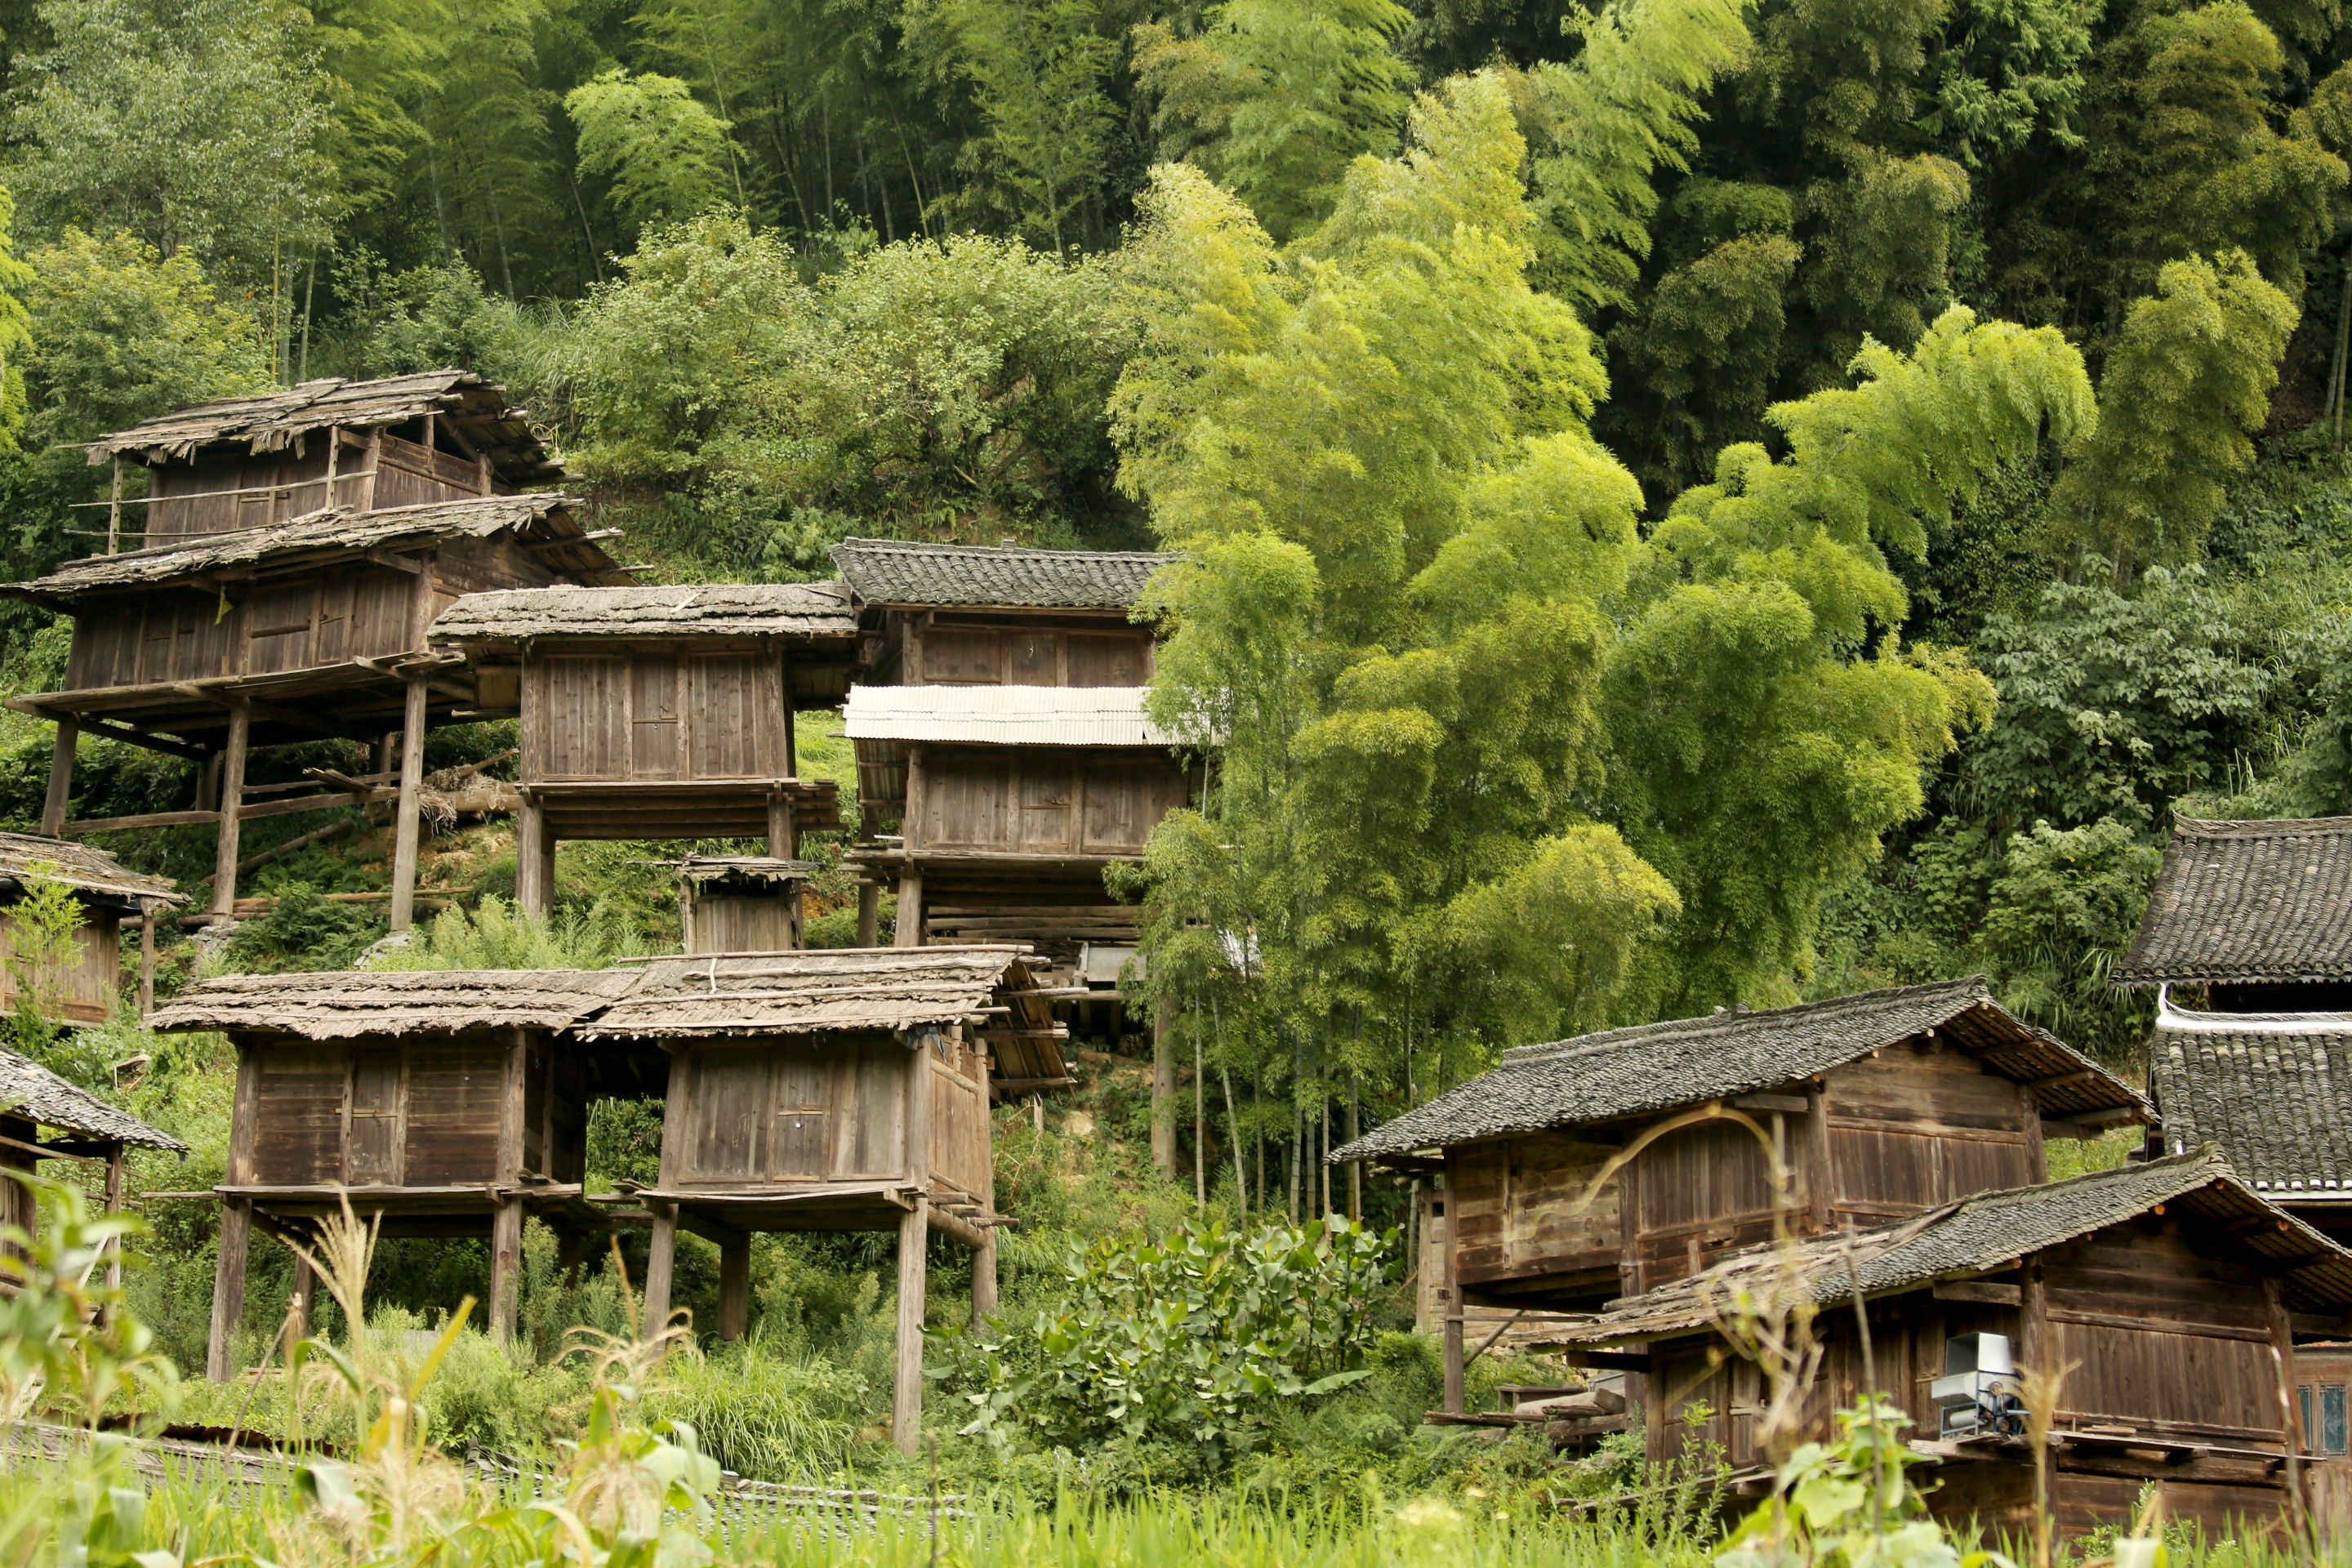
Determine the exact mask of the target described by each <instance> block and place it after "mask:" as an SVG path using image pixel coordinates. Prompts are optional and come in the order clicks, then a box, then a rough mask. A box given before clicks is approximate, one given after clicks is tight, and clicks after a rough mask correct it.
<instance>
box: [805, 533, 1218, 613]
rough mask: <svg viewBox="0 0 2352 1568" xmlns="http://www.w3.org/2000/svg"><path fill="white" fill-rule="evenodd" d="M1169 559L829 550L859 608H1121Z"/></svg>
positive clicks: (1014, 550)
mask: <svg viewBox="0 0 2352 1568" xmlns="http://www.w3.org/2000/svg"><path fill="white" fill-rule="evenodd" d="M1175 559H1176V557H1175V556H1173V555H1162V554H1159V553H1156V552H1150V551H1140V550H1032V549H1029V548H1027V547H1025V546H1022V545H995V546H991V545H985V544H919V543H915V542H910V541H907V540H899V539H845V540H843V541H842V542H840V543H839V544H836V545H835V546H834V547H833V563H834V564H835V566H838V567H839V568H840V569H841V577H842V581H843V582H845V583H846V584H848V585H849V589H850V592H852V593H854V594H856V595H857V599H858V602H859V603H860V604H864V605H910V606H927V607H944V606H948V605H963V606H967V607H992V606H1000V605H1001V606H1003V607H1005V608H1017V609H1041V610H1053V609H1062V610H1124V609H1128V608H1130V607H1132V606H1133V605H1134V604H1135V601H1136V600H1137V599H1139V598H1140V597H1141V596H1142V595H1143V585H1144V584H1146V583H1148V582H1150V579H1151V574H1153V573H1154V572H1157V571H1158V570H1160V568H1161V567H1162V566H1165V565H1167V564H1168V563H1170V562H1171V561H1173V560H1175Z"/></svg>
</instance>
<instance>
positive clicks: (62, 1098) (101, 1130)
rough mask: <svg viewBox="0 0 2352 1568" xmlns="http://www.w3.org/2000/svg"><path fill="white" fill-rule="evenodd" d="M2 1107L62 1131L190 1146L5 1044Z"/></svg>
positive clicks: (148, 1145) (153, 1145)
mask: <svg viewBox="0 0 2352 1568" xmlns="http://www.w3.org/2000/svg"><path fill="white" fill-rule="evenodd" d="M0 1111H10V1112H13V1113H15V1114H16V1115H18V1116H21V1117H23V1118H25V1119H26V1121H34V1122H37V1123H39V1124H40V1125H41V1126H44V1127H54V1128H56V1129H58V1131H61V1132H78V1133H79V1134H81V1135H82V1136H83V1137H85V1138H100V1139H105V1140H107V1141H109V1142H123V1143H129V1144H132V1145H134V1146H136V1147H138V1148H142V1149H169V1150H172V1151H173V1152H176V1153H182V1154H184V1153H186V1152H188V1146H187V1145H186V1144H185V1143H183V1142H180V1141H179V1140H178V1139H177V1138H174V1137H173V1136H172V1135H171V1134H170V1133H168V1132H164V1131H159V1130H157V1129H155V1128H152V1127H150V1126H148V1125H147V1123H145V1122H144V1121H140V1120H139V1118H137V1117H135V1116H133V1115H131V1113H130V1112H129V1111H127V1110H117V1109H116V1108H115V1107H113V1106H111V1105H109V1104H107V1103H106V1101H104V1100H100V1099H99V1098H98V1096H96V1095H94V1094H92V1093H90V1092H89V1090H88V1089H83V1088H82V1087H81V1086H80V1085H79V1084H76V1083H72V1082H69V1081H68V1080H67V1079H62V1078H59V1077H58V1075H57V1074H56V1073H53V1072H51V1071H50V1070H49V1069H48V1068H45V1067H43V1066H42V1065H41V1064H40V1063H38V1062H37V1061H35V1060H33V1059H32V1058H30V1057H26V1056H22V1055H19V1054H18V1053H17V1052H15V1051H12V1050H8V1049H6V1048H5V1047H0Z"/></svg>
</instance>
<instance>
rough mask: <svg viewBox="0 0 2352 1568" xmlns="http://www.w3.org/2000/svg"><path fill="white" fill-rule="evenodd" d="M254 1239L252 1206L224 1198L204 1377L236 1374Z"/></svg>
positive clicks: (221, 1379) (220, 1380)
mask: <svg viewBox="0 0 2352 1568" xmlns="http://www.w3.org/2000/svg"><path fill="white" fill-rule="evenodd" d="M252 1238H253V1205H252V1203H251V1202H250V1201H249V1200H247V1199H245V1198H223V1199H222V1200H221V1221H220V1261H219V1262H218V1263H216V1264H215V1265H214V1268H213V1330H212V1340H211V1343H210V1344H209V1346H208V1347H207V1349H206V1351H205V1377H206V1378H208V1379H210V1380H211V1381H212V1382H214V1383H226V1382H228V1381H229V1380H230V1379H231V1378H233V1377H235V1376H236V1326H237V1323H238V1322H239V1321H241V1320H242V1319H243V1318H244V1316H245V1262H246V1252H247V1244H248V1243H250V1242H251V1240H252Z"/></svg>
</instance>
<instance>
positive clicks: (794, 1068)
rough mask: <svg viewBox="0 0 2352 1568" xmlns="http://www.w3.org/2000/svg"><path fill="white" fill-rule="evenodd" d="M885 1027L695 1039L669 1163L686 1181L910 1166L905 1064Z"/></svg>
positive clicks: (822, 1176) (667, 1140)
mask: <svg viewBox="0 0 2352 1568" xmlns="http://www.w3.org/2000/svg"><path fill="white" fill-rule="evenodd" d="M911 1060H912V1055H911V1053H910V1052H908V1049H907V1047H905V1046H903V1045H901V1044H899V1043H898V1040H896V1039H895V1038H892V1037H889V1036H877V1037H865V1038H862V1039H858V1040H855V1041H851V1042H847V1043H843V1044H834V1043H832V1042H830V1041H828V1042H826V1043H824V1044H821V1045H809V1044H806V1043H804V1037H802V1038H793V1039H790V1040H788V1042H787V1043H783V1044H777V1043H773V1042H769V1041H758V1042H752V1043H749V1044H735V1043H731V1042H709V1043H698V1044H696V1045H694V1046H692V1047H688V1049H687V1050H686V1051H684V1052H682V1053H681V1054H680V1055H679V1056H677V1058H673V1060H672V1063H671V1068H670V1070H671V1071H672V1072H675V1073H683V1074H684V1075H685V1079H684V1083H683V1086H682V1089H683V1091H682V1093H681V1095H680V1096H679V1100H678V1110H677V1111H676V1112H675V1113H674V1114H673V1117H672V1119H671V1121H670V1123H669V1124H667V1125H666V1126H665V1127H664V1129H663V1131H662V1142H663V1144H664V1150H663V1168H664V1169H665V1170H667V1171H671V1172H673V1173H674V1179H675V1180H677V1182H678V1183H679V1184H681V1185H684V1186H709V1187H740V1186H758V1185H762V1184H768V1183H792V1182H824V1181H854V1180H859V1179H864V1178H869V1177H870V1178H877V1179H878V1178H882V1177H888V1176H896V1175H900V1174H903V1173H904V1172H905V1170H906V1071H907V1067H908V1063H909V1061H911Z"/></svg>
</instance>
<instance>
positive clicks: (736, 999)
mask: <svg viewBox="0 0 2352 1568" xmlns="http://www.w3.org/2000/svg"><path fill="white" fill-rule="evenodd" d="M1028 952H1029V949H1028V948H1027V947H1026V946H1025V945H1020V944H1003V943H1000V944H994V945H987V946H970V947H908V948H845V949H830V950H825V949H820V950H816V951H812V952H777V953H762V954H761V955H759V956H757V957H752V958H698V957H681V958H656V959H654V960H652V961H650V962H649V963H646V966H645V975H644V978H643V980H642V981H641V982H640V983H639V984H637V985H636V986H635V988H634V989H632V990H631V991H630V992H629V994H627V995H626V996H624V997H622V998H621V999H620V1000H618V1001H616V1002H614V1004H613V1005H611V1006H609V1007H606V1008H605V1009H604V1011H603V1012H601V1013H599V1014H597V1015H596V1016H594V1017H593V1018H590V1019H586V1020H583V1022H582V1023H581V1024H580V1025H579V1026H578V1027H577V1031H576V1032H577V1033H579V1034H580V1035H582V1036H583V1037H588V1038H595V1037H604V1036H626V1037H630V1038H632V1039H664V1038H677V1037H689V1036H703V1035H720V1034H751V1035H775V1034H785V1035H790V1034H807V1033H810V1032H813V1031H818V1030H835V1029H908V1028H914V1027H917V1026H921V1025H925V1024H950V1023H954V1022H955V1021H957V1020H958V1019H961V1018H968V1017H974V1016H979V1015H980V1014H981V1012H982V1009H983V1008H986V1007H988V1006H990V1005H992V1002H993V1000H994V998H995V995H996V994H997V992H998V990H999V988H1000V987H1003V986H1005V985H1008V984H1011V985H1015V986H1019V987H1023V988H1025V987H1026V985H1027V979H1028V972H1027V970H1026V969H1025V967H1024V966H1023V965H1022V960H1023V959H1024V958H1025V957H1026V956H1027V955H1028ZM1037 1006H1038V1008H1039V1009H1040V1010H1041V1016H1042V1009H1043V1007H1044V1004H1043V1003H1039V1004H1037Z"/></svg>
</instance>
